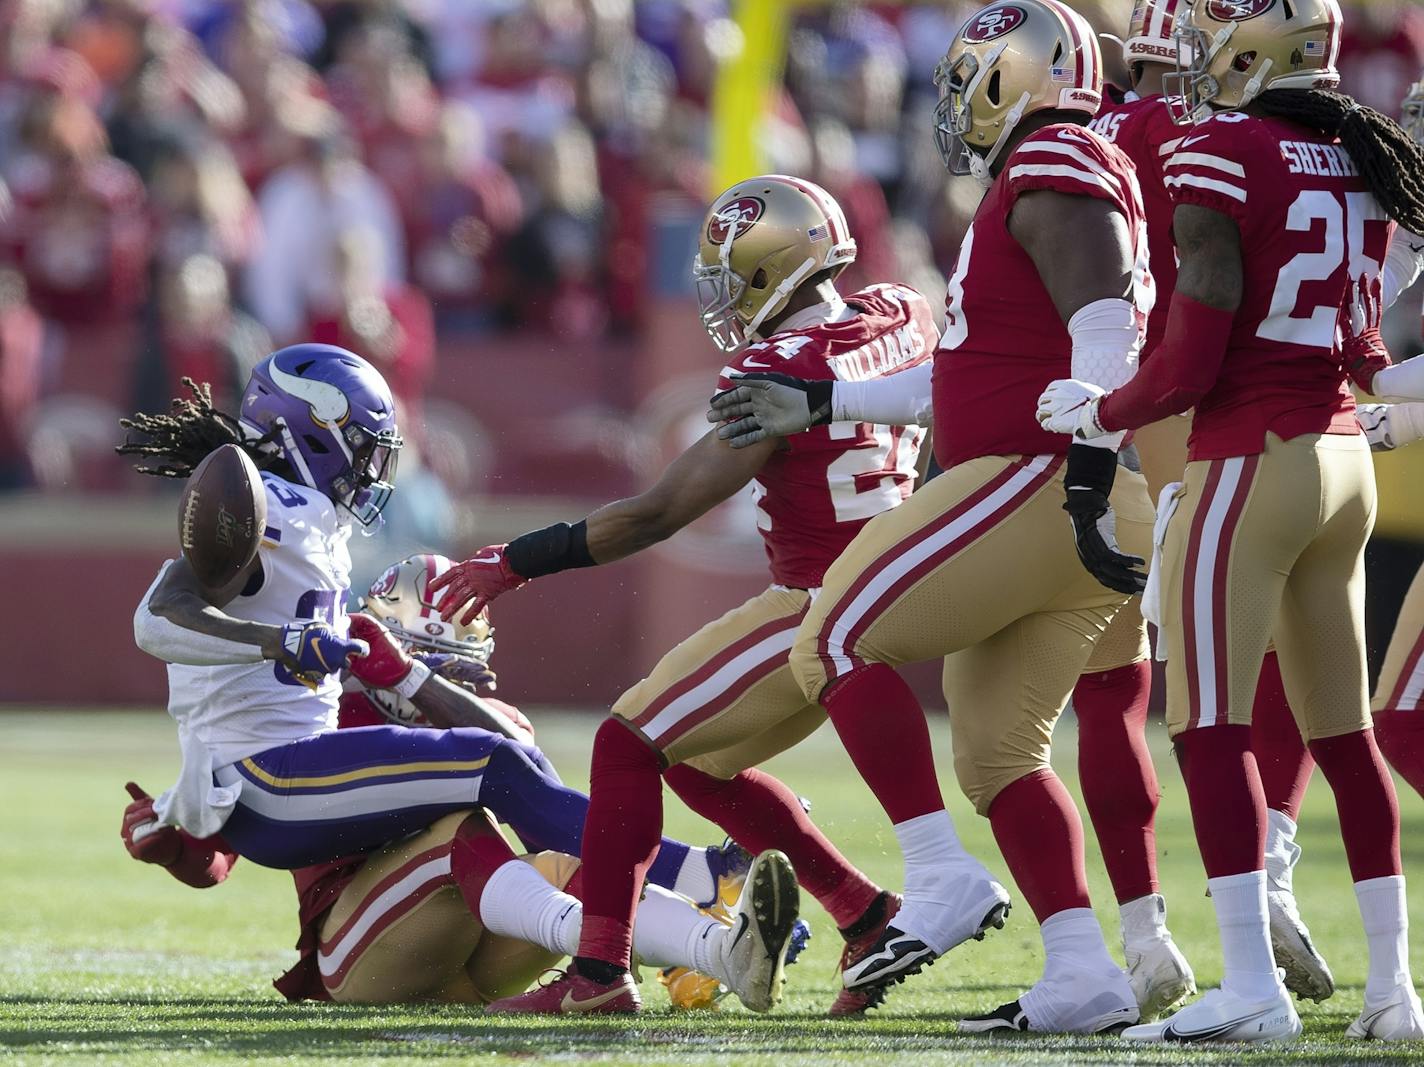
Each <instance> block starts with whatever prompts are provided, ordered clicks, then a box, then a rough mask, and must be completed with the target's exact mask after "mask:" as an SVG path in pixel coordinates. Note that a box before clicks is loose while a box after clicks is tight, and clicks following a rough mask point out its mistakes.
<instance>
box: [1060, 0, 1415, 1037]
mask: <svg viewBox="0 0 1424 1067" xmlns="http://www.w3.org/2000/svg"><path fill="white" fill-rule="evenodd" d="M1175 38H1176V40H1177V41H1178V42H1179V43H1180V44H1181V45H1182V49H1181V53H1180V58H1179V61H1178V66H1179V70H1178V72H1177V73H1176V74H1174V75H1173V76H1171V78H1170V79H1169V84H1168V88H1169V96H1170V98H1171V101H1172V104H1173V106H1174V108H1175V110H1176V112H1177V114H1178V116H1179V118H1180V119H1182V120H1183V121H1184V122H1187V123H1194V125H1193V126H1192V128H1191V129H1190V130H1189V131H1188V136H1187V137H1186V138H1185V139H1184V140H1183V141H1182V142H1181V143H1180V144H1179V145H1178V146H1177V148H1176V151H1175V152H1174V153H1173V154H1172V156H1171V157H1170V158H1169V159H1168V160H1167V163H1166V166H1165V171H1166V174H1167V178H1166V184H1167V186H1168V188H1169V189H1170V190H1172V192H1173V194H1174V196H1175V198H1176V205H1177V206H1176V208H1175V210H1174V214H1173V229H1174V232H1175V236H1176V241H1177V248H1178V253H1179V273H1178V278H1177V286H1176V291H1175V293H1174V294H1173V296H1172V301H1171V309H1170V312H1169V316H1168V321H1167V328H1166V332H1165V334H1164V338H1163V341H1162V344H1161V345H1160V346H1159V348H1158V349H1157V352H1156V354H1155V356H1154V361H1153V366H1152V368H1151V372H1150V373H1145V374H1142V375H1139V376H1138V377H1137V378H1135V379H1134V380H1133V381H1131V382H1129V383H1128V384H1127V385H1125V386H1122V387H1121V388H1118V389H1115V390H1109V391H1107V392H1106V393H1104V390H1103V389H1102V388H1101V387H1099V386H1096V385H1091V384H1088V383H1084V382H1081V381H1059V382H1055V383H1053V384H1052V385H1051V386H1050V387H1049V388H1048V389H1047V390H1045V392H1044V394H1043V396H1042V398H1041V399H1040V405H1039V418H1040V421H1041V422H1042V424H1043V425H1044V427H1045V428H1046V429H1049V430H1053V431H1056V432H1060V433H1072V434H1074V435H1075V438H1076V439H1078V440H1092V439H1103V438H1104V437H1105V436H1107V435H1112V434H1116V433H1121V432H1122V431H1124V430H1129V429H1133V428H1135V427H1138V426H1142V425H1146V424H1148V423H1151V422H1154V421H1156V420H1158V419H1161V418H1163V417H1165V416H1168V415H1171V414H1174V413H1176V412H1179V411H1184V410H1186V409H1187V408H1190V407H1193V406H1195V408H1196V412H1195V415H1194V417H1193V424H1192V434H1191V439H1190V442H1189V460H1190V462H1189V463H1188V466H1187V470H1186V475H1185V487H1184V489H1183V490H1181V491H1180V492H1179V493H1178V494H1177V496H1176V498H1175V499H1174V500H1173V501H1171V502H1169V504H1170V505H1172V506H1174V509H1175V514H1174V515H1171V512H1170V511H1168V510H1167V509H1165V508H1164V521H1167V519H1168V515H1171V517H1170V521H1167V525H1166V530H1165V539H1164V540H1163V542H1162V545H1161V552H1162V562H1161V567H1160V578H1159V580H1160V582H1161V598H1162V605H1163V611H1162V614H1163V622H1164V630H1165V635H1164V636H1165V639H1166V643H1167V648H1168V661H1167V666H1168V672H1167V679H1168V705H1167V716H1168V725H1169V729H1170V731H1171V733H1172V734H1173V736H1174V738H1175V740H1176V745H1177V751H1178V756H1179V760H1180V763H1181V766H1182V773H1183V777H1184V779H1185V781H1186V787H1187V792H1188V796H1189V799H1190V802H1191V807H1192V817H1193V822H1194V824H1195V826H1196V830H1197V840H1198V844H1199V846H1200V849H1201V854H1202V858H1203V861H1204V864H1205V867H1206V873H1207V876H1208V884H1209V886H1210V889H1211V896H1212V902H1213V905H1214V907H1215V909H1216V913H1217V920H1218V925H1219V927H1220V930H1221V942H1222V951H1223V957H1224V962H1225V974H1224V978H1223V981H1222V986H1221V988H1220V989H1218V990H1213V991H1211V992H1210V993H1208V994H1207V995H1206V996H1205V997H1203V998H1202V999H1201V1000H1200V1001H1197V1002H1196V1003H1194V1004H1192V1005H1190V1006H1189V1007H1187V1008H1184V1009H1182V1010H1181V1011H1180V1012H1178V1013H1176V1014H1175V1015H1174V1016H1172V1017H1171V1018H1169V1019H1167V1020H1166V1021H1165V1022H1162V1023H1159V1024H1154V1025H1146V1026H1140V1027H1134V1028H1131V1029H1129V1030H1127V1031H1126V1036H1128V1037H1130V1038H1133V1039H1137V1040H1149V1041H1160V1040H1175V1041H1193V1040H1241V1039H1248V1040H1279V1039H1291V1038H1294V1037H1296V1036H1298V1035H1299V1033H1300V1028H1301V1027H1300V1020H1299V1017H1298V1016H1297V1015H1296V1012H1295V1008H1294V1006H1293V1005H1292V1003H1291V1001H1290V998H1289V997H1288V996H1287V995H1286V991H1285V989H1284V987H1283V986H1282V984H1281V980H1280V977H1279V973H1278V972H1277V970H1276V963H1275V960H1274V958H1273V956H1272V952H1271V942H1270V933H1269V921H1268V915H1267V905H1266V876H1265V871H1264V845H1265V830H1266V817H1265V801H1264V794H1263V792H1262V788H1261V782H1260V778H1259V775H1258V772H1257V768H1256V764H1255V760H1254V758H1253V756H1252V754H1251V750H1250V740H1251V739H1250V726H1249V724H1250V720H1251V709H1252V702H1253V698H1254V696H1255V692H1256V686H1257V679H1258V676H1259V674H1260V668H1261V661H1262V657H1263V656H1264V654H1265V651H1266V645H1267V642H1268V641H1269V640H1270V639H1271V637H1272V634H1273V633H1274V637H1275V641H1276V648H1277V654H1278V658H1279V662H1280V668H1281V675H1282V679H1283V681H1284V687H1285V692H1286V695H1287V696H1288V697H1289V700H1290V705H1291V707H1292V709H1293V710H1294V712H1295V714H1296V715H1297V717H1298V720H1299V722H1300V726H1301V732H1302V734H1303V735H1304V736H1305V738H1306V739H1307V741H1308V744H1309V746H1310V750H1311V752H1312V754H1313V755H1314V757H1315V760H1316V762H1317V763H1318V764H1319V765H1320V768H1321V770H1322V771H1323V772H1324V774H1325V777H1326V779H1327V780H1328V781H1329V782H1330V784H1331V787H1332V789H1333V790H1334V792H1335V797H1336V805H1337V808H1338V810H1339V816H1340V823H1341V831H1342V836H1343V838H1344V842H1345V850H1346V855H1347V857H1348V859H1349V864H1350V870H1351V874H1352V877H1353V878H1354V880H1355V890H1356V896H1357V898H1358V900H1359V906H1360V911H1361V915H1362V917H1363V919H1364V926H1365V931H1366V937H1367V941H1368V945H1369V976H1368V979H1367V982H1366V987H1365V1010H1364V1012H1363V1013H1362V1015H1361V1016H1360V1018H1359V1019H1357V1020H1356V1021H1355V1022H1354V1023H1353V1024H1351V1026H1350V1029H1349V1031H1348V1033H1349V1035H1350V1036H1354V1037H1380V1038H1413V1037H1420V1036H1424V1016H1421V1012H1420V1005H1419V999H1418V997H1417V995H1416V994H1415V993H1414V990H1413V987H1412V983H1411V980H1410V976H1409V963H1408V953H1407V916H1406V913H1405V901H1404V879H1403V875H1402V874H1401V870H1400V865H1399V815H1398V810H1397V807H1396V803H1395V797H1394V789H1393V785H1392V782H1391V780H1390V778H1389V775H1388V772H1387V771H1386V770H1385V768H1384V764H1383V761H1382V760H1381V759H1380V755H1379V752H1378V749H1377V748H1376V746H1375V741H1374V736H1373V733H1372V732H1371V730H1370V729H1369V721H1370V720H1369V710H1368V703H1367V694H1366V689H1365V653H1364V600H1363V597H1364V583H1363V553H1364V547H1365V542H1366V540H1367V539H1368V537H1369V533H1370V530H1371V528H1372V526H1373V521H1374V509H1375V489H1374V475H1373V469H1372V467H1371V462H1370V457H1369V452H1368V447H1367V442H1366V440H1365V437H1364V435H1363V434H1361V432H1360V426H1359V423H1358V422H1357V420H1356V418H1355V410H1354V401H1353V399H1352V397H1351V395H1350V392H1349V390H1348V388H1347V387H1346V371H1345V368H1343V367H1342V365H1341V364H1342V360H1341V352H1340V349H1339V347H1338V345H1337V321H1338V320H1339V318H1340V309H1341V306H1342V304H1343V303H1344V302H1345V300H1346V297H1347V295H1348V294H1349V293H1351V292H1352V291H1353V290H1354V288H1355V284H1356V280H1357V279H1360V278H1362V277H1363V278H1365V279H1367V283H1366V284H1367V287H1369V286H1371V285H1372V286H1373V287H1376V288H1377V286H1378V283H1377V281H1375V279H1377V278H1378V275H1379V274H1380V271H1381V265H1382V263H1383V261H1384V259H1385V253H1386V245H1387V241H1388V227H1389V219H1390V218H1394V219H1397V220H1399V221H1400V222H1401V223H1403V224H1404V225H1407V226H1408V227H1409V228H1410V229H1412V230H1417V229H1418V227H1419V225H1420V223H1421V222H1424V196H1421V195H1420V192H1421V190H1420V189H1419V188H1418V186H1417V184H1416V183H1417V178H1416V177H1413V176H1416V175H1417V174H1418V173H1419V172H1420V169H1421V167H1424V158H1421V155H1420V152H1419V149H1418V148H1417V146H1415V145H1413V144H1412V142H1410V141H1409V139H1408V137H1407V135H1406V134H1405V133H1404V131H1403V130H1401V129H1400V128H1399V127H1398V126H1397V125H1396V124H1395V123H1393V122H1392V121H1390V120H1389V119H1386V118H1385V117H1384V116H1382V115H1380V114H1378V113H1377V112H1374V111H1372V110H1370V109H1369V108H1364V107H1361V106H1360V105H1359V104H1357V103H1355V102H1354V101H1353V100H1351V99H1350V98H1349V97H1345V96H1342V95H1340V94H1338V93H1334V92H1331V91H1329V89H1330V87H1333V86H1334V85H1336V84H1338V80H1339V79H1338V75H1337V73H1336V70H1335V68H1334V61H1335V57H1336V54H1337V52H1338V50H1339V43H1340V11H1339V8H1338V6H1337V5H1336V4H1335V2H1334V0H1295V2H1293V3H1289V4H1286V3H1281V2H1279V0H1255V2H1252V3H1236V4H1226V3H1220V2H1217V0H1193V2H1192V3H1191V4H1189V5H1187V6H1186V7H1185V8H1183V9H1181V10H1180V11H1179V14H1178V18H1177V26H1176V31H1175ZM1376 321H1377V320H1376ZM1347 362H1349V361H1348V360H1347ZM1350 369H1351V372H1352V373H1354V374H1356V376H1357V377H1358V378H1360V379H1362V384H1368V383H1369V381H1370V378H1371V377H1372V376H1373V371H1374V369H1375V368H1373V367H1371V368H1361V367H1359V366H1352V367H1351V368H1350ZM1390 373H1391V372H1390V371H1380V374H1390ZM1403 384H1404V383H1401V385H1403ZM1388 392H1390V394H1391V396H1393V395H1395V394H1394V391H1393V390H1388ZM1401 394H1402V396H1403V398H1410V399H1418V398H1419V397H1420V396H1424V391H1421V392H1420V393H1417V394H1415V393H1412V391H1410V390H1409V389H1408V388H1402V389H1401Z"/></svg>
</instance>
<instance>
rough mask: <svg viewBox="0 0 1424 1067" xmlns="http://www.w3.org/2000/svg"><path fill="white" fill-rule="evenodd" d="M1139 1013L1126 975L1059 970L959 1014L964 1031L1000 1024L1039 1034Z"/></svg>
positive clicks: (1131, 1019) (1089, 1027)
mask: <svg viewBox="0 0 1424 1067" xmlns="http://www.w3.org/2000/svg"><path fill="white" fill-rule="evenodd" d="M1138 1018H1139V1015H1138V1010H1137V1001H1136V999H1135V998H1134V997H1133V995H1132V987H1131V985H1130V984H1129V983H1128V981H1127V976H1126V975H1125V974H1123V973H1122V972H1121V971H1119V972H1118V973H1117V975H1116V976H1104V975H1098V974H1060V975H1057V976H1055V977H1053V978H1043V979H1040V980H1039V981H1038V982H1037V983H1036V984H1035V985H1034V986H1033V988H1032V989H1030V990H1028V991H1027V992H1026V993H1024V995H1023V996H1021V997H1020V998H1019V999H1018V1000H1014V1001H1010V1002H1009V1003H1008V1004H1002V1005H1000V1006H999V1007H997V1008H995V1009H994V1010H993V1011H990V1012H985V1013H984V1014H983V1015H971V1016H968V1017H967V1018H964V1019H960V1020H959V1032H960V1033H962V1034H987V1033H992V1032H994V1031H996V1030H1017V1031H1024V1032H1028V1031H1032V1032H1034V1033H1040V1034H1102V1033H1108V1032H1110V1031H1114V1030H1120V1029H1122V1028H1123V1027H1124V1026H1131V1025H1132V1024H1133V1023H1135V1022H1137V1020H1138Z"/></svg>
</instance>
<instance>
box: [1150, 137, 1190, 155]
mask: <svg viewBox="0 0 1424 1067" xmlns="http://www.w3.org/2000/svg"><path fill="white" fill-rule="evenodd" d="M1185 140H1186V138H1185V137H1178V138H1177V139H1176V140H1174V141H1168V142H1167V143H1166V144H1164V145H1163V146H1162V147H1161V148H1159V149H1157V154H1158V155H1159V156H1170V155H1171V154H1172V153H1173V152H1175V151H1176V150H1177V146H1178V145H1180V144H1181V143H1182V142H1183V141H1185Z"/></svg>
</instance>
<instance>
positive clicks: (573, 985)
mask: <svg viewBox="0 0 1424 1067" xmlns="http://www.w3.org/2000/svg"><path fill="white" fill-rule="evenodd" d="M555 973H556V974H557V975H558V977H557V978H555V979H554V980H553V981H552V982H550V983H549V984H548V985H541V986H539V987H538V988H536V989H531V990H529V992H527V993H521V994H519V996H517V997H505V998H504V999H503V1000H496V1001H494V1002H493V1003H491V1004H489V1005H488V1006H487V1007H486V1008H485V1011H487V1012H491V1013H493V1014H495V1015H510V1014H515V1013H519V1012H523V1013H526V1014H529V1015H573V1014H576V1013H580V1012H582V1013H585V1014H592V1015H632V1014H633V1013H634V1012H639V1011H642V1010H643V998H642V997H640V996H638V987H637V986H636V985H634V983H633V976H632V975H631V974H629V973H628V972H627V971H624V972H623V974H622V975H621V976H620V977H619V978H617V979H616V980H614V981H612V982H609V983H607V984H604V983H603V982H595V981H594V980H593V979H592V978H585V977H584V976H583V975H581V974H575V973H574V972H573V971H556V972H555Z"/></svg>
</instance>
